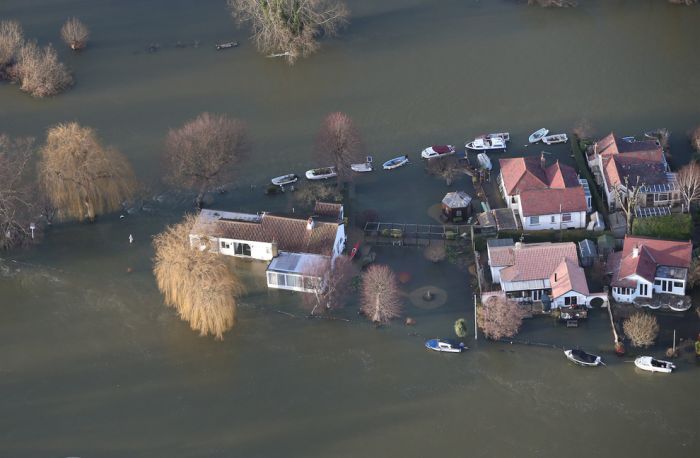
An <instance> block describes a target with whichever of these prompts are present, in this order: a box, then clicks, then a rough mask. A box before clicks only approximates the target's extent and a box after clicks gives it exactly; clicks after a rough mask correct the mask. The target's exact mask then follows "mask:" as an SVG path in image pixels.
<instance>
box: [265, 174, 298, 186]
mask: <svg viewBox="0 0 700 458" xmlns="http://www.w3.org/2000/svg"><path fill="white" fill-rule="evenodd" d="M298 179H299V177H298V176H297V175H295V174H294V173H290V174H287V175H282V176H279V177H275V178H273V179H271V180H270V181H271V182H272V184H274V185H275V186H285V185H288V184H292V183H296V182H297V180H298Z"/></svg>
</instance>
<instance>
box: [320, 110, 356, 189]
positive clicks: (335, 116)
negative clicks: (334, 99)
mask: <svg viewBox="0 0 700 458" xmlns="http://www.w3.org/2000/svg"><path fill="white" fill-rule="evenodd" d="M316 156H317V159H318V160H319V162H321V163H322V165H324V166H325V165H326V164H328V165H334V166H335V168H336V171H337V173H338V180H340V181H347V180H349V179H351V177H352V170H351V169H350V165H351V164H354V163H359V162H363V161H364V160H365V148H364V145H363V143H362V137H361V136H360V131H359V130H358V129H357V127H356V126H355V123H354V122H353V121H352V119H351V118H350V116H348V115H346V114H345V113H341V112H339V111H336V112H334V113H331V114H329V115H327V116H326V117H325V118H324V119H323V122H322V123H321V129H320V130H319V132H318V138H317V141H316Z"/></svg>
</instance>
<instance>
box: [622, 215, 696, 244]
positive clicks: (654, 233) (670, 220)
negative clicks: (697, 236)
mask: <svg viewBox="0 0 700 458" xmlns="http://www.w3.org/2000/svg"><path fill="white" fill-rule="evenodd" d="M692 233H693V222H692V219H691V217H690V215H688V214H684V213H674V214H672V215H666V216H653V217H647V218H635V220H634V223H633V224H632V234H633V235H641V236H647V237H659V238H662V239H671V240H689V239H690V237H691V234H692Z"/></svg>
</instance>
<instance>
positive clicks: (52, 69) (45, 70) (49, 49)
mask: <svg viewBox="0 0 700 458" xmlns="http://www.w3.org/2000/svg"><path fill="white" fill-rule="evenodd" d="M15 70H16V75H17V78H18V80H19V82H20V89H21V90H22V91H24V92H27V93H29V94H31V95H33V96H34V97H48V96H52V95H56V94H58V93H60V92H62V91H64V90H65V89H67V88H68V87H70V86H71V85H72V84H73V77H72V76H71V74H70V73H69V72H68V69H66V66H65V65H63V63H62V62H61V61H59V60H58V55H57V54H56V50H55V49H53V46H51V45H47V46H45V47H44V48H40V47H39V45H38V44H37V43H36V42H34V41H30V42H28V43H26V44H25V45H24V46H22V48H20V50H19V54H18V56H17V64H16V68H15Z"/></svg>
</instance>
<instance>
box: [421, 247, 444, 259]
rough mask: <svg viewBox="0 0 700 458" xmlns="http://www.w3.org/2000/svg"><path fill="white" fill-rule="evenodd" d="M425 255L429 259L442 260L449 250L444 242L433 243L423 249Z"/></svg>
mask: <svg viewBox="0 0 700 458" xmlns="http://www.w3.org/2000/svg"><path fill="white" fill-rule="evenodd" d="M423 256H425V258H426V259H427V260H428V261H432V262H440V261H443V260H444V259H445V258H446V257H447V251H446V250H445V245H444V244H443V243H431V244H430V245H428V246H427V247H425V249H424V250H423Z"/></svg>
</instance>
